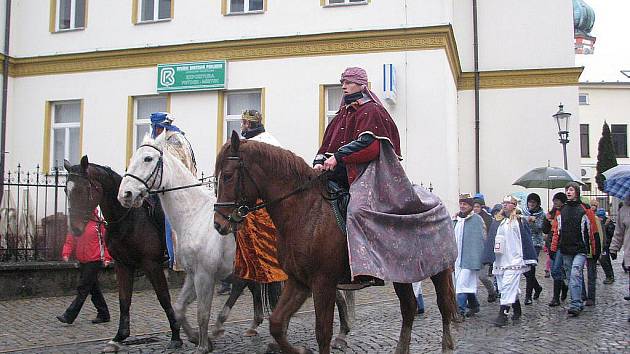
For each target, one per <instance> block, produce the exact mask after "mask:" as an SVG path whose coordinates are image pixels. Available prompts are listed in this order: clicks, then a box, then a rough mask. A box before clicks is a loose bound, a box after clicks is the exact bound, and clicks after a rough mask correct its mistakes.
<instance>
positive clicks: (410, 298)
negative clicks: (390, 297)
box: [394, 283, 418, 354]
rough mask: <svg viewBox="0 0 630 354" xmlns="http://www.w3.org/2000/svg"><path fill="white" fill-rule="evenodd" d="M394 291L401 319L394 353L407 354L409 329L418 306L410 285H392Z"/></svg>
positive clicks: (409, 337) (409, 340) (409, 339)
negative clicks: (398, 302)
mask: <svg viewBox="0 0 630 354" xmlns="http://www.w3.org/2000/svg"><path fill="white" fill-rule="evenodd" d="M394 290H395V291H396V296H398V300H399V301H400V313H401V314H402V318H403V323H402V327H401V328H400V338H398V345H397V346H396V351H395V353H396V354H408V353H409V343H410V342H411V327H412V326H413V318H414V317H415V314H416V311H417V306H418V305H417V304H416V297H415V296H414V294H413V288H412V287H411V284H403V283H394Z"/></svg>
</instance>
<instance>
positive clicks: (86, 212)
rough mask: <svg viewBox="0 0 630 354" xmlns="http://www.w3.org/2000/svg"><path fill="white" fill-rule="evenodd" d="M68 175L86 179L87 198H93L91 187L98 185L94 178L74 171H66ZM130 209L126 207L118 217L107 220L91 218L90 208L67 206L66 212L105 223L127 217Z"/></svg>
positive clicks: (108, 223)
mask: <svg viewBox="0 0 630 354" xmlns="http://www.w3.org/2000/svg"><path fill="white" fill-rule="evenodd" d="M68 176H74V177H80V178H83V179H85V180H87V181H88V183H89V184H90V187H89V188H88V199H89V200H94V197H93V196H92V187H94V189H96V190H98V187H97V186H96V182H95V181H94V180H92V179H91V178H90V177H89V176H87V175H83V174H80V173H74V172H68ZM98 184H99V185H100V188H101V190H102V189H103V185H102V184H100V183H98ZM73 209H76V210H78V211H75V212H73ZM130 211H131V208H128V209H127V212H126V213H125V214H123V216H121V217H120V219H118V220H115V221H111V222H108V221H107V220H103V219H94V218H92V216H91V215H92V210H87V209H83V210H80V208H73V207H68V214H69V215H70V216H72V215H73V214H75V215H77V214H78V215H83V220H85V221H93V222H95V223H98V224H105V225H111V224H117V223H119V222H121V221H122V220H123V219H125V218H126V217H127V215H129V212H130Z"/></svg>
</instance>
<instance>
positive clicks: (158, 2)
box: [140, 0, 173, 22]
mask: <svg viewBox="0 0 630 354" xmlns="http://www.w3.org/2000/svg"><path fill="white" fill-rule="evenodd" d="M172 11H173V1H172V0H140V22H155V21H160V20H168V19H170V18H171V17H172Z"/></svg>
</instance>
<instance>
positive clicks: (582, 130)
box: [580, 124, 590, 157]
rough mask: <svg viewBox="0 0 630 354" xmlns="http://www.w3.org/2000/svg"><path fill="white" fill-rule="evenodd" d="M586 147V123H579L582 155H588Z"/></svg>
mask: <svg viewBox="0 0 630 354" xmlns="http://www.w3.org/2000/svg"><path fill="white" fill-rule="evenodd" d="M588 148H589V146H588V124H580V151H581V154H582V157H590V153H589V149H588Z"/></svg>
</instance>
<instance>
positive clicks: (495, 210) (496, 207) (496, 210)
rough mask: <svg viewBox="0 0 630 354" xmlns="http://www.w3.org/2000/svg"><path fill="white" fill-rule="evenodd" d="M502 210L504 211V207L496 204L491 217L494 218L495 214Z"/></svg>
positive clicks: (491, 211)
mask: <svg viewBox="0 0 630 354" xmlns="http://www.w3.org/2000/svg"><path fill="white" fill-rule="evenodd" d="M501 209H503V206H501V204H495V205H494V206H493V207H492V210H490V215H492V216H494V214H496V213H498V212H500V211H501Z"/></svg>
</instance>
